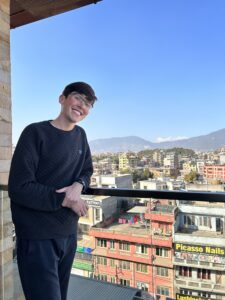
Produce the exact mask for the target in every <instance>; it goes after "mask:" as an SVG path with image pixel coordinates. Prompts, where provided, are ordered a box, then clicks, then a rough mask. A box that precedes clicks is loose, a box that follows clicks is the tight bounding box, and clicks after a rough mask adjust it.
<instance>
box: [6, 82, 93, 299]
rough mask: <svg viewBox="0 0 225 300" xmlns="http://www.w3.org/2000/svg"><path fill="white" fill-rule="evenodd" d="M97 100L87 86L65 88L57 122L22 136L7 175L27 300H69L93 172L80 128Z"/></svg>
mask: <svg viewBox="0 0 225 300" xmlns="http://www.w3.org/2000/svg"><path fill="white" fill-rule="evenodd" d="M96 100H97V98H96V96H95V93H94V91H93V89H92V88H91V86H89V85H88V84H87V83H84V82H75V83H71V84H69V85H67V86H66V87H65V89H64V91H63V93H62V95H61V96H60V97H59V102H60V104H61V112H60V114H59V116H58V117H57V118H56V119H55V120H50V121H43V122H39V123H33V124H31V125H29V126H27V127H26V128H25V129H24V131H23V132H22V134H21V136H20V139H19V141H18V143H17V146H16V149H15V152H14V155H13V159H12V164H11V169H10V175H9V185H8V188H9V197H10V199H11V210H12V218H13V222H14V224H15V230H16V236H17V261H18V268H19V273H20V278H21V282H22V287H23V290H24V294H25V297H26V299H27V300H45V299H46V300H65V299H66V295H67V289H68V282H69V277H70V271H71V267H72V263H73V259H74V255H75V251H76V241H77V223H78V219H79V216H84V215H85V214H86V213H87V209H88V207H87V206H86V204H85V202H84V201H83V200H82V199H81V197H80V196H81V192H82V190H85V189H86V188H87V187H88V185H89V182H90V177H91V175H92V173H93V167H92V159H91V153H90V149H89V145H88V142H87V138H86V135H85V132H84V130H83V129H82V128H81V127H80V126H78V125H77V123H78V122H80V121H81V120H83V119H84V118H85V117H86V116H87V115H88V113H89V112H90V110H91V107H92V106H93V105H94V102H95V101H96Z"/></svg>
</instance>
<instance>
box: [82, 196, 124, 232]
mask: <svg viewBox="0 0 225 300" xmlns="http://www.w3.org/2000/svg"><path fill="white" fill-rule="evenodd" d="M82 199H84V200H85V201H86V203H87V204H88V207H89V209H88V212H87V214H86V215H85V216H83V217H80V218H79V230H78V233H79V234H80V235H82V234H85V235H86V234H88V232H89V230H90V228H91V227H92V226H96V225H97V226H99V227H104V226H106V225H107V224H108V223H111V222H112V220H113V219H114V218H116V217H117V216H118V215H119V212H120V202H119V199H118V197H111V196H92V195H82Z"/></svg>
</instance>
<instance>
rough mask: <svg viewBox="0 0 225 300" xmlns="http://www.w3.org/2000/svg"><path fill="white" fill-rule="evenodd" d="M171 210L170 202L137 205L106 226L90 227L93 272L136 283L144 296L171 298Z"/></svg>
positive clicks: (107, 277)
mask: <svg viewBox="0 0 225 300" xmlns="http://www.w3.org/2000/svg"><path fill="white" fill-rule="evenodd" d="M174 210H175V209H174V208H173V207H171V206H170V207H168V206H167V207H163V208H162V207H161V206H152V207H151V205H149V207H147V208H146V207H143V206H142V207H139V206H138V207H135V208H133V209H132V210H131V211H128V212H127V213H126V214H123V215H121V216H120V217H119V219H118V220H117V222H114V223H113V224H111V225H110V226H107V227H106V228H96V227H92V228H91V230H90V235H91V236H93V237H94V238H95V249H94V251H93V256H94V276H95V277H96V278H98V279H101V280H105V281H108V282H112V283H117V284H121V285H125V286H130V287H138V288H140V289H142V290H143V291H145V295H146V297H147V296H148V297H150V296H154V297H155V298H156V299H162V300H164V299H166V297H172V298H173V297H174V294H173V263H172V258H173V251H172V227H173V223H174ZM146 299H149V298H146Z"/></svg>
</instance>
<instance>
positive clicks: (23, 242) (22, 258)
mask: <svg viewBox="0 0 225 300" xmlns="http://www.w3.org/2000/svg"><path fill="white" fill-rule="evenodd" d="M75 251H76V236H75V235H72V236H69V237H68V238H60V239H49V240H27V239H20V238H19V239H17V261H18V268H19V273H20V279H21V283H22V287H23V291H24V295H25V298H26V300H66V296H67V290H68V283H69V278H70V272H71V268H72V263H73V259H74V255H75Z"/></svg>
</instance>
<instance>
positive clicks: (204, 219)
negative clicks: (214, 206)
mask: <svg viewBox="0 0 225 300" xmlns="http://www.w3.org/2000/svg"><path fill="white" fill-rule="evenodd" d="M199 225H200V226H204V227H208V228H211V227H212V226H211V218H210V217H208V216H200V217H199Z"/></svg>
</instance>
